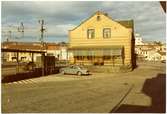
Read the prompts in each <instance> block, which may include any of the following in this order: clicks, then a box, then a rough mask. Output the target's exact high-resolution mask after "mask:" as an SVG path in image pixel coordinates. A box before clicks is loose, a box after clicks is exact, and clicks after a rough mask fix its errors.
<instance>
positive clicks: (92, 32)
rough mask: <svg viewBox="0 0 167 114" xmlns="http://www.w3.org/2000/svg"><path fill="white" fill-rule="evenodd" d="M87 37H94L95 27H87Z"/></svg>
mask: <svg viewBox="0 0 167 114" xmlns="http://www.w3.org/2000/svg"><path fill="white" fill-rule="evenodd" d="M87 38H88V39H93V38H95V29H88V31H87Z"/></svg>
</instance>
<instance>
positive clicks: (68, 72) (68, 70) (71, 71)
mask: <svg viewBox="0 0 167 114" xmlns="http://www.w3.org/2000/svg"><path fill="white" fill-rule="evenodd" d="M66 73H67V74H72V73H73V66H69V67H68V68H67V69H66Z"/></svg>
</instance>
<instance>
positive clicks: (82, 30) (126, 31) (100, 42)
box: [69, 14, 133, 64]
mask: <svg viewBox="0 0 167 114" xmlns="http://www.w3.org/2000/svg"><path fill="white" fill-rule="evenodd" d="M97 15H98V14H95V15H94V16H92V17H91V18H90V19H88V20H87V21H85V22H84V23H82V24H81V25H80V26H78V27H76V28H75V29H73V30H70V31H69V43H70V45H69V46H70V48H74V47H78V46H81V47H82V46H87V47H88V46H119V45H121V46H123V47H124V54H125V55H124V57H125V59H124V60H125V61H124V63H125V64H131V59H132V55H131V54H132V49H131V48H132V46H131V45H132V42H131V41H132V32H133V30H132V29H130V28H126V27H124V26H122V25H121V24H119V23H118V22H116V21H114V20H112V19H111V18H109V17H107V16H105V15H103V14H100V18H101V19H100V21H97ZM103 28H111V38H103ZM88 29H95V38H94V39H88V38H87V30H88ZM71 61H73V60H72V59H71Z"/></svg>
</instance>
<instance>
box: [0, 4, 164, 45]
mask: <svg viewBox="0 0 167 114" xmlns="http://www.w3.org/2000/svg"><path fill="white" fill-rule="evenodd" d="M96 11H103V12H105V13H108V15H109V16H110V17H111V18H112V19H114V20H129V19H133V20H134V26H135V33H139V34H140V35H141V36H142V38H143V40H144V41H161V42H165V40H166V27H165V26H166V16H165V13H164V11H163V9H162V7H161V6H160V3H159V2H157V1H151V2H150V1H147V2H146V1H142V2H132V1H131V2H130V1H122V2H121V1H119V2H116V1H49V2H46V1H34V2H33V1H27V2H25V1H3V2H2V6H1V24H2V25H1V26H2V41H5V40H6V37H7V36H9V32H8V31H12V32H11V36H12V37H11V38H10V39H9V41H28V42H31V41H39V38H40V24H39V23H38V20H41V19H43V20H44V22H45V24H44V28H45V29H46V30H45V33H44V41H46V42H68V30H71V29H73V28H74V27H76V26H78V25H79V24H80V23H81V22H82V21H84V20H86V19H87V18H89V17H90V16H91V15H93V14H94V13H95V12H96ZM21 22H23V24H24V35H23V34H21V33H20V32H18V31H17V27H19V26H20V23H21Z"/></svg>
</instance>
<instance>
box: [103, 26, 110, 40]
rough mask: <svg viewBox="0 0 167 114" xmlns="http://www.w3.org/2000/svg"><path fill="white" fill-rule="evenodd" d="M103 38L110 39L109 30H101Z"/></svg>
mask: <svg viewBox="0 0 167 114" xmlns="http://www.w3.org/2000/svg"><path fill="white" fill-rule="evenodd" d="M103 38H111V28H104V29H103Z"/></svg>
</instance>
